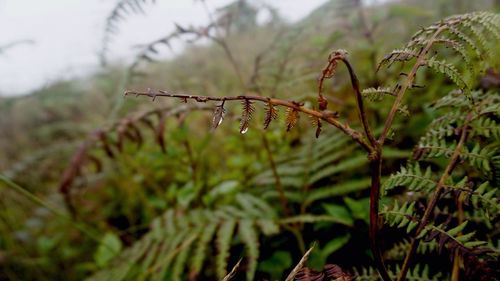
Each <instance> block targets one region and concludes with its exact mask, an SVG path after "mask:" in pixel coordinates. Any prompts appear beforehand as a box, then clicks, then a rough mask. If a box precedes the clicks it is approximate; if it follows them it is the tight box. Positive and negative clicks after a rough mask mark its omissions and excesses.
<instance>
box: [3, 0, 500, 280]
mask: <svg viewBox="0 0 500 281" xmlns="http://www.w3.org/2000/svg"><path fill="white" fill-rule="evenodd" d="M125 2H126V1H125ZM202 2H203V1H202ZM243 2H244V3H245V5H248V6H245V9H243V8H241V6H240V8H239V9H236V10H232V9H234V7H238V6H237V5H238V1H237V2H235V4H234V5H236V6H227V7H225V9H222V10H219V14H217V15H224V11H225V12H228V11H230V12H231V14H232V15H236V17H235V18H234V19H232V21H230V22H229V23H228V25H227V28H226V29H225V30H219V31H218V32H220V33H221V34H219V35H220V36H221V38H223V41H217V40H210V39H209V40H206V41H208V42H203V44H198V43H194V44H192V45H190V46H189V47H188V48H187V49H186V50H185V52H184V53H183V54H181V55H179V56H177V57H175V58H173V59H169V60H161V61H157V60H155V56H156V51H157V50H158V47H157V45H158V44H154V45H150V46H147V47H146V48H145V49H144V50H142V51H140V52H139V53H138V56H137V60H136V62H135V63H134V64H133V65H132V66H129V65H119V64H113V62H109V64H108V65H107V66H106V67H103V69H102V70H101V72H100V73H95V74H93V75H92V76H90V77H88V78H86V79H82V80H74V81H60V82H57V83H54V84H52V85H50V86H47V87H45V88H43V89H40V90H38V91H36V92H34V93H32V94H30V95H26V96H22V97H0V134H1V137H0V174H1V175H2V182H1V183H0V187H1V189H0V195H1V196H0V204H1V207H0V280H82V279H85V278H88V280H188V279H189V280H217V279H221V278H223V277H224V276H225V275H226V274H227V272H228V271H230V270H231V268H233V266H234V265H235V264H236V263H237V262H238V261H239V260H240V258H242V261H241V265H240V268H239V270H238V273H237V275H236V276H235V278H236V279H235V280H240V279H241V280H243V279H244V278H247V279H248V280H254V279H255V280H261V279H269V280H284V279H285V278H286V276H287V275H288V274H289V272H290V271H291V270H292V268H293V267H294V266H295V265H296V264H297V263H298V262H299V260H300V259H301V258H302V257H303V255H304V253H305V252H306V251H307V249H309V248H310V247H311V246H312V245H315V247H314V249H313V251H312V252H311V253H310V255H309V257H308V261H307V266H308V267H310V268H312V269H315V270H318V271H320V270H323V269H324V268H325V265H327V264H337V265H339V266H341V267H342V268H343V269H344V270H345V271H346V272H349V274H350V275H352V276H357V277H358V279H357V280H378V278H379V277H378V275H377V273H376V272H375V271H374V269H373V265H372V254H371V252H370V247H369V240H368V225H369V204H368V201H369V188H370V172H369V165H368V160H367V158H366V153H365V152H364V151H363V150H361V149H360V148H359V147H357V146H356V145H355V144H353V143H351V141H350V138H348V137H347V136H344V135H342V134H341V133H340V132H338V131H337V130H335V128H333V127H331V128H330V127H328V126H326V125H323V132H322V134H321V135H320V136H319V138H317V139H316V138H315V136H314V135H315V130H316V128H315V127H314V126H312V125H311V121H310V120H307V119H308V118H306V116H302V118H300V119H299V120H298V123H297V125H296V126H294V127H293V128H291V130H289V132H287V130H286V129H285V128H286V127H287V125H290V124H289V122H288V121H287V120H285V118H284V116H285V115H284V110H283V109H282V110H280V114H279V115H278V122H273V123H271V124H270V125H269V128H268V129H267V130H266V131H264V130H263V126H262V124H261V122H262V120H264V118H265V116H264V114H263V113H264V110H260V109H261V108H257V109H258V110H256V112H255V114H254V118H253V119H252V120H251V121H250V122H251V124H250V126H249V130H248V132H246V133H245V134H240V115H239V113H240V108H239V107H238V105H237V104H229V105H226V110H227V112H226V115H225V118H224V121H223V122H222V123H221V124H220V126H219V127H218V128H217V130H211V129H210V128H211V126H212V121H213V120H212V114H211V112H212V109H213V108H211V107H207V106H205V105H203V104H196V103H194V102H188V103H186V104H181V105H179V102H178V101H177V100H167V99H160V98H157V99H156V100H155V102H151V100H149V99H143V98H137V99H136V98H134V97H127V98H125V99H124V98H123V92H124V91H125V90H126V89H136V90H144V89H147V88H152V89H165V90H171V91H173V92H182V93H190V94H200V95H212V96H234V95H239V94H241V93H243V92H250V91H251V92H257V93H259V94H262V95H265V96H272V97H279V98H282V99H289V100H295V101H301V102H303V103H304V104H305V105H308V106H311V107H312V106H313V105H314V104H315V100H316V95H317V78H318V76H319V74H320V71H321V69H323V67H324V65H325V62H326V58H327V57H328V55H329V53H330V52H331V50H332V49H339V48H342V49H346V50H348V52H349V58H350V62H351V63H352V65H353V66H354V67H355V69H356V71H357V74H358V77H359V78H360V84H361V85H362V87H363V88H370V87H379V86H382V85H388V84H390V83H391V82H394V79H395V77H396V76H397V75H398V73H399V72H401V71H404V67H401V68H398V67H392V68H389V69H388V70H387V71H385V70H384V71H378V72H377V71H375V70H376V69H377V65H378V63H379V61H380V60H382V59H383V58H384V56H385V54H387V53H389V52H390V51H391V50H393V49H396V48H401V46H403V45H404V44H405V42H407V41H408V40H409V38H410V37H411V35H412V34H413V33H414V32H415V31H417V30H418V29H419V28H421V27H424V26H429V25H431V24H432V23H433V22H436V21H438V20H440V19H442V18H445V17H447V16H449V15H452V14H459V13H465V12H471V11H476V10H483V11H497V10H498V3H495V2H491V1H458V0H457V1H451V0H439V1H436V0H433V1H427V0H419V1H417V0H415V1H401V2H399V1H393V2H390V3H384V4H379V5H376V6H363V5H362V4H361V3H360V1H353V0H331V1H328V2H327V3H325V4H324V5H323V6H322V7H319V8H318V9H316V10H315V11H313V12H312V13H311V14H310V15H309V16H308V17H306V18H305V19H303V20H301V21H300V22H297V23H294V24H288V23H286V22H285V21H284V20H283V19H281V18H280V17H279V14H278V13H276V11H275V10H273V9H271V8H269V7H264V9H268V10H269V11H271V13H270V14H271V15H272V16H271V20H270V21H268V22H266V23H264V24H261V25H259V24H257V22H256V20H255V17H256V14H257V13H258V12H259V11H258V10H257V9H255V8H254V7H253V6H252V5H251V3H252V2H251V1H248V3H247V2H245V1H243ZM199 4H200V5H201V3H199ZM240 4H241V2H240ZM140 5H154V4H152V3H149V2H148V1H146V3H143V4H140ZM110 15H112V14H110ZM221 18H223V17H221ZM103 20H104V19H103ZM108 21H109V22H111V24H116V23H113V19H112V17H111V18H109V19H108ZM177 33H178V34H180V37H181V38H180V39H177V38H176V37H174V38H172V39H170V37H168V36H167V37H168V38H169V39H168V40H185V37H183V36H184V35H189V36H193V34H191V33H192V32H191V33H190V31H189V28H188V27H179V28H178V30H177ZM184 33H186V34H184ZM198 35H199V34H194V37H195V39H196V36H198ZM109 36H113V35H112V34H111V35H109ZM120 36H126V31H122V32H121V33H120ZM188 39H192V38H188ZM484 39H485V40H486V42H485V43H486V44H490V43H491V44H493V45H494V46H496V47H497V48H496V50H497V51H498V38H495V37H493V36H492V37H488V38H484ZM106 40H108V39H106V38H105V39H104V42H103V43H104V46H107V45H106ZM165 42H166V41H165ZM165 42H160V45H161V44H164V43H165ZM167 43H168V42H167ZM151 46H152V47H151ZM493 50H495V49H494V48H493ZM106 52H112V45H110V46H108V47H107V50H106ZM105 55H106V53H105V52H104V53H103V58H105ZM490 55H491V57H490V59H489V60H488V61H486V62H477V64H479V65H481V64H484V65H482V66H485V65H486V64H487V65H489V66H490V67H491V68H489V70H488V71H487V72H477V73H476V74H474V75H472V77H470V78H471V79H470V80H472V81H473V88H474V89H477V90H478V91H477V92H475V95H477V98H478V99H480V100H481V99H485V100H487V98H483V97H482V94H481V93H482V92H487V91H490V92H488V93H489V94H490V95H492V96H494V97H498V85H499V79H500V78H499V75H498V72H496V71H497V70H498V63H499V61H498V52H495V51H493V52H492V54H490ZM443 56H444V57H445V58H446V59H447V60H448V61H450V62H453V63H455V64H457V65H460V66H463V67H464V68H466V67H467V65H465V61H463V58H462V57H460V56H456V55H454V54H453V53H452V52H451V51H449V50H446V51H444V52H443ZM0 59H1V58H0ZM473 63H474V64H475V63H476V62H473ZM420 75H421V76H419V77H417V81H416V84H418V85H419V87H417V88H416V89H414V90H413V91H412V93H411V98H408V99H406V100H405V104H404V105H405V107H404V110H401V114H399V115H398V117H397V118H396V123H395V126H394V127H395V131H394V134H393V135H394V137H393V138H392V139H391V140H390V142H389V145H388V146H387V147H385V149H384V157H385V158H384V159H385V162H384V166H383V170H382V174H383V181H384V184H385V188H386V191H387V192H388V193H387V194H385V196H384V197H383V198H382V199H381V201H382V205H387V206H388V207H386V209H384V210H385V211H387V210H389V208H392V209H391V210H393V209H394V208H396V210H397V209H398V208H400V207H399V206H398V205H396V206H397V207H394V204H393V202H394V200H397V202H400V205H401V204H403V202H406V201H414V202H417V203H416V205H414V206H413V207H414V208H417V209H418V208H421V209H422V208H423V205H422V202H425V200H427V198H428V192H426V191H425V190H418V189H417V190H416V191H411V190H410V191H408V190H403V189H396V191H394V190H391V191H389V189H392V188H394V187H396V186H404V185H407V183H403V182H401V181H400V182H395V181H396V180H398V179H397V178H394V177H391V178H389V176H390V174H393V173H395V172H397V171H400V167H402V166H403V167H406V168H408V169H414V170H413V171H414V173H420V172H421V173H424V170H425V168H423V167H422V171H420V170H419V171H417V172H415V171H416V170H415V169H420V167H419V166H416V167H415V165H418V162H417V164H415V163H413V162H412V164H411V165H410V166H408V165H407V164H408V159H410V158H411V156H412V150H413V148H414V147H415V146H416V145H417V144H418V143H419V141H421V137H422V136H425V135H426V134H429V130H432V129H433V128H432V127H430V128H429V125H430V124H431V123H432V122H433V120H435V119H436V118H437V117H439V116H442V115H445V114H455V115H460V114H463V112H464V111H460V110H464V109H463V108H460V107H459V108H458V109H447V108H443V109H441V111H437V109H436V108H435V107H436V100H438V99H439V98H441V97H443V96H445V95H446V94H448V93H449V92H450V91H451V90H453V89H454V88H455V85H454V84H453V83H452V82H451V81H450V80H449V79H448V78H447V77H445V76H441V75H437V74H436V73H435V72H432V71H428V70H425V71H423V72H422V73H421V74H420ZM349 81H350V80H349V76H348V73H347V71H344V70H339V71H337V73H336V75H335V77H334V78H333V79H332V80H329V81H328V82H326V84H325V88H324V94H325V96H326V97H327V98H328V99H329V103H330V109H331V110H332V111H335V112H336V113H335V114H338V115H339V116H342V118H345V119H347V120H348V123H349V124H350V123H351V122H349V121H350V120H355V118H356V116H357V115H356V114H357V113H356V104H355V100H354V99H353V98H352V92H351V91H352V90H351V88H350V87H351V86H350V82H349ZM480 92H481V93H480ZM370 97H371V98H373V99H378V97H376V96H375V97H374V96H370ZM451 98H453V96H451ZM455 98H456V97H455ZM463 102H464V100H463V99H462V100H460V99H459V98H456V99H452V100H451V102H450V103H452V104H453V103H455V104H457V103H463ZM442 103H443V102H441V105H442ZM488 104H497V105H498V98H493V99H492V100H488ZM390 105H391V102H390V101H387V100H385V99H384V100H382V101H379V102H368V103H367V104H366V106H367V108H368V111H369V112H370V118H371V119H370V120H371V121H372V124H378V126H380V127H379V128H378V131H380V130H381V129H382V125H383V120H384V119H383V118H384V116H385V114H386V113H387V112H388V110H389V107H390ZM431 105H433V106H434V108H433V107H432V106H431ZM439 106H440V104H438V105H437V107H439ZM207 110H209V111H208V113H207ZM453 112H455V113H453ZM496 113H497V114H498V110H497V111H496ZM332 114H333V113H332ZM495 118H496V119H495ZM352 122H354V121H352ZM477 122H483V123H480V124H477V125H476V127H477V128H482V129H483V130H486V131H487V133H484V134H488V136H487V138H486V137H484V138H482V139H480V140H473V139H471V142H470V145H471V149H472V148H473V147H474V144H475V143H481V144H482V145H483V144H484V145H486V144H488V145H489V146H488V147H490V148H491V147H494V148H495V149H496V147H498V138H499V137H500V131H499V130H498V126H497V125H496V124H497V123H496V122H498V115H496V117H494V118H492V119H491V120H489V121H488V120H487V121H485V120H482V121H477ZM487 122H489V123H487ZM257 123H259V124H257ZM352 126H353V127H357V126H359V125H358V124H353V125H352ZM442 128H445V126H444V125H442V124H438V125H437V127H436V128H435V129H442ZM478 130H479V129H478ZM376 131H377V130H376ZM445 134H446V133H445ZM490 139H493V141H490ZM488 141H490V142H488ZM495 149H492V150H491V151H492V152H491V153H490V154H491V155H488V157H491V158H492V159H496V160H495V161H497V162H496V163H493V164H492V165H491V167H490V168H489V171H490V172H488V169H487V167H484V164H477V165H472V166H471V168H465V170H466V171H467V172H470V174H469V173H465V175H468V176H469V181H471V182H475V183H478V182H480V181H482V180H488V181H489V187H488V188H486V187H484V193H486V192H490V191H492V192H491V194H490V195H488V196H489V197H488V198H487V199H489V200H490V203H491V204H492V207H491V208H488V209H489V210H490V212H486V213H485V212H484V211H481V210H476V209H475V208H470V209H467V210H466V216H467V217H468V218H469V219H470V220H471V223H470V225H469V228H467V230H468V231H467V232H470V231H475V232H476V236H477V237H478V238H479V239H480V240H482V241H485V242H486V243H487V244H488V246H489V247H490V248H493V249H495V250H496V256H495V255H493V256H494V259H497V258H498V251H499V250H498V246H499V243H500V242H499V241H500V240H499V238H500V236H499V232H498V229H499V227H498V226H499V220H498V195H499V194H498V188H497V187H498V183H499V181H498V178H499V172H498V171H499V169H500V168H498V167H500V158H499V156H498V150H495ZM79 153H80V154H79ZM485 153H486V152H485ZM438 156H439V155H438ZM446 164H447V162H446V161H444V160H442V159H441V160H440V159H438V160H436V161H433V162H432V163H431V164H430V165H428V166H426V167H429V169H431V170H433V171H439V170H442V169H444V167H446ZM412 165H413V166H412ZM488 165H489V164H488ZM495 165H496V166H495ZM473 168H474V169H476V170H473ZM484 171H486V172H488V173H485V174H487V175H483V174H482V172H484ZM403 172H404V171H403ZM391 180H392V181H391ZM457 185H458V184H457ZM464 186H465V185H464ZM410 189H411V188H410ZM477 192H479V191H477ZM442 201H443V202H441V203H440V204H439V205H438V211H437V215H439V214H443V221H445V220H446V218H447V217H450V216H451V217H453V218H456V217H457V213H456V212H458V210H457V201H456V200H455V197H454V196H453V195H452V194H448V195H446V196H445V197H444V199H443V200H442ZM419 204H420V206H419ZM404 208H405V210H403V211H402V213H404V212H405V211H406V209H408V206H405V207H404ZM408 210H409V209H408ZM387 214H389V215H390V213H386V215H387ZM386 219H387V220H389V221H391V220H395V218H394V217H389V218H386ZM401 221H403V219H401V218H399V220H397V219H396V222H395V223H393V224H395V225H398V224H399V225H400V226H405V227H406V226H407V224H408V223H409V221H408V222H406V224H403V223H402V222H401ZM461 231H462V229H461V230H459V231H458V232H461ZM405 233H406V232H405V230H400V229H398V228H397V227H393V228H391V227H386V228H384V230H383V232H382V236H383V237H384V239H383V241H382V248H383V249H384V252H385V254H384V258H385V259H386V260H387V263H388V264H389V269H390V271H391V272H397V269H396V264H399V263H400V262H401V260H402V259H403V257H404V255H405V253H406V251H407V249H408V247H409V245H410V244H409V240H407V239H402V237H406V236H404V235H405ZM443 239H444V238H443ZM431 240H432V239H431ZM443 243H447V241H445V242H443ZM441 247H442V246H439V245H438V243H436V242H432V241H429V242H426V243H423V244H422V245H421V246H420V247H419V248H418V250H417V257H416V262H415V264H420V265H417V266H414V267H412V269H411V270H410V273H409V275H408V280H448V279H450V278H451V273H450V272H451V271H452V268H454V266H453V262H454V258H453V256H454V252H453V251H448V252H447V251H446V250H445V251H441V249H440V248H441ZM450 252H451V253H450ZM481 261H483V262H486V261H487V259H486V261H485V260H483V259H482V260H481ZM478 267H480V266H478ZM485 268H486V267H485ZM488 268H492V269H493V270H497V271H492V272H486V273H484V272H479V273H478V272H475V273H474V272H472V273H471V272H466V270H465V269H461V270H462V273H463V274H462V275H461V276H460V278H461V279H460V280H480V279H477V276H483V277H482V278H486V277H484V276H488V277H487V278H491V279H481V280H495V279H494V276H495V275H496V273H498V262H497V263H496V264H492V265H491V266H489V267H488ZM391 274H392V273H391ZM474 278H476V279H474ZM455 280H459V279H455Z"/></svg>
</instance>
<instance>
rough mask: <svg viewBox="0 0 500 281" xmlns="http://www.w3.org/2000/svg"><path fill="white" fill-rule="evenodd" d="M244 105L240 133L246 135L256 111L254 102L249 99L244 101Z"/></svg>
mask: <svg viewBox="0 0 500 281" xmlns="http://www.w3.org/2000/svg"><path fill="white" fill-rule="evenodd" d="M242 105H243V110H242V113H241V122H240V133H242V134H245V133H246V132H247V131H248V126H249V124H250V120H251V119H252V115H253V113H254V111H255V107H254V105H253V101H251V100H248V99H246V100H244V101H242Z"/></svg>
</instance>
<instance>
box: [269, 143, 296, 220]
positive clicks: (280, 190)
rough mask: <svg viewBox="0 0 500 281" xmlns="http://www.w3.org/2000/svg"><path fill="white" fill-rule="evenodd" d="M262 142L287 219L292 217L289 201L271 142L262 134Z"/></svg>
mask: <svg viewBox="0 0 500 281" xmlns="http://www.w3.org/2000/svg"><path fill="white" fill-rule="evenodd" d="M262 142H263V143H264V148H265V150H266V153H267V157H268V158H269V164H270V165H271V171H272V172H273V176H274V183H275V185H276V190H277V191H278V194H279V198H280V203H281V207H282V208H283V213H284V214H285V216H286V217H288V216H290V209H289V208H288V199H286V196H285V191H284V190H283V186H282V185H281V179H280V175H279V174H278V169H277V168H276V163H275V162H274V159H273V153H272V151H271V148H270V147H269V141H268V140H267V137H266V135H264V134H262Z"/></svg>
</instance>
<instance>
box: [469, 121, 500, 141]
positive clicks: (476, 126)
mask: <svg viewBox="0 0 500 281" xmlns="http://www.w3.org/2000/svg"><path fill="white" fill-rule="evenodd" d="M471 129H472V130H471V134H472V135H473V136H483V137H486V138H492V139H494V140H500V124H498V123H497V121H496V120H494V119H492V118H489V117H486V116H482V117H479V118H477V119H475V120H473V121H472V124H471Z"/></svg>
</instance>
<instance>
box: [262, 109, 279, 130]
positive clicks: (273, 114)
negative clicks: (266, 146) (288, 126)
mask: <svg viewBox="0 0 500 281" xmlns="http://www.w3.org/2000/svg"><path fill="white" fill-rule="evenodd" d="M276 118H278V109H277V108H276V107H274V105H273V104H272V103H267V108H266V117H265V118H264V129H267V128H268V127H269V124H270V123H271V121H273V120H275V119H276Z"/></svg>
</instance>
